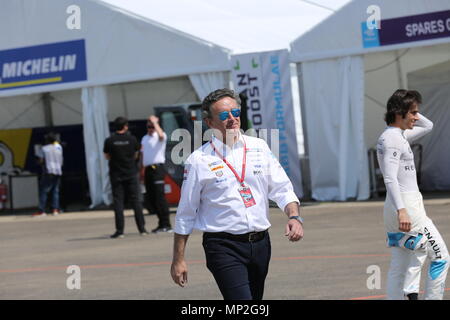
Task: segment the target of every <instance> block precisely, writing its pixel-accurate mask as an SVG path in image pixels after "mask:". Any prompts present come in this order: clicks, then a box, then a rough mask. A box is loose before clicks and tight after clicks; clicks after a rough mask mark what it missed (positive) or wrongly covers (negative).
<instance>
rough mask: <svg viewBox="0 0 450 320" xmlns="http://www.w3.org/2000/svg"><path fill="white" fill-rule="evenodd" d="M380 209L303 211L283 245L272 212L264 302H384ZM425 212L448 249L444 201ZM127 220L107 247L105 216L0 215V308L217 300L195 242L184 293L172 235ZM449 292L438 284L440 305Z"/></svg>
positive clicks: (108, 217)
mask: <svg viewBox="0 0 450 320" xmlns="http://www.w3.org/2000/svg"><path fill="white" fill-rule="evenodd" d="M382 206H383V204H382V202H363V203H354V202H348V203H321V204H311V205H306V206H304V207H303V209H302V215H303V216H304V217H305V221H306V222H305V238H304V239H303V240H302V241H300V242H297V243H290V242H289V241H288V240H287V239H286V238H285V237H284V227H285V223H286V217H285V216H284V214H283V213H282V212H281V211H280V210H279V209H275V208H272V209H271V210H270V216H271V222H272V228H271V230H270V235H271V240H272V260H271V264H270V270H269V275H268V277H267V280H266V291H265V297H264V298H265V299H275V300H278V299H295V300H301V299H314V300H316V299H343V300H348V299H356V298H357V299H384V294H385V287H386V273H387V270H388V265H389V260H390V253H389V249H387V248H386V246H385V241H384V238H385V235H384V230H383V223H382ZM425 208H426V209H427V212H428V215H429V216H430V217H431V218H432V219H433V221H434V223H435V224H436V226H437V227H438V229H439V231H440V232H441V234H442V236H443V238H444V240H445V241H446V243H447V244H450V198H444V199H434V200H426V201H425ZM126 215H127V218H126V229H125V233H126V236H125V238H124V239H109V235H110V234H111V233H112V232H113V231H114V230H113V229H114V221H113V220H114V219H113V212H112V211H95V212H75V213H64V214H61V215H59V216H57V217H53V216H47V217H38V218H36V217H35V218H32V217H30V216H23V215H21V216H0V238H1V241H0V299H102V300H103V299H152V300H159V299H164V300H186V299H190V300H208V299H221V298H222V297H221V295H220V292H219V290H218V288H217V286H216V284H215V282H214V279H213V277H212V275H211V274H210V272H209V271H208V270H207V269H206V266H205V261H204V260H205V256H204V253H203V249H202V247H201V233H199V232H195V233H194V234H192V235H191V236H190V238H189V241H188V246H187V252H186V259H187V261H188V268H189V276H188V277H189V278H188V285H187V287H185V288H180V287H178V286H177V285H175V284H174V283H173V282H172V279H171V277H170V274H169V269H170V262H171V258H172V245H173V234H167V233H166V234H150V235H148V236H145V237H142V236H140V235H139V234H138V232H137V229H136V225H135V223H134V218H133V215H132V212H131V211H127V212H126ZM145 218H146V222H147V229H149V230H150V229H152V228H154V227H155V225H156V222H157V221H156V216H154V215H153V216H149V215H146V216H145ZM174 218H175V215H174V214H172V215H171V219H172V221H173V219H174ZM71 265H77V266H79V267H80V275H81V278H80V285H81V288H80V289H72V290H70V289H68V287H67V282H69V284H72V285H73V284H74V283H76V282H73V281H71V280H73V275H74V274H72V273H67V271H68V270H67V268H68V266H71ZM368 268H369V271H371V270H372V271H371V272H370V273H368ZM373 270H375V273H374V271H373ZM377 270H379V271H380V275H381V281H380V288H379V289H377V288H373V289H369V288H368V286H367V282H368V280H369V284H372V285H375V286H376V285H377V281H376V279H375V278H374V277H375V276H376V275H377V274H376V273H377ZM424 274H425V273H424ZM371 276H372V278H370V277H371ZM369 278H370V279H369ZM422 278H423V279H422V280H424V278H425V277H422ZM68 280H69V281H68ZM372 280H373V281H372ZM422 287H423V285H422ZM449 287H450V281H447V285H446V288H447V289H446V292H445V296H444V298H445V299H447V300H449V299H450V290H449V289H448V288H449Z"/></svg>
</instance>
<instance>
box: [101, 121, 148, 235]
mask: <svg viewBox="0 0 450 320" xmlns="http://www.w3.org/2000/svg"><path fill="white" fill-rule="evenodd" d="M114 125H115V129H116V132H115V133H114V134H112V135H111V136H110V137H109V138H107V139H106V140H105V143H104V147H103V152H104V154H105V158H106V159H107V160H109V177H110V181H111V187H112V193H113V205H114V215H115V222H116V232H115V233H114V234H113V235H111V238H113V239H115V238H123V237H124V235H123V233H124V227H125V219H124V215H123V211H124V203H125V194H126V195H127V196H128V198H129V200H130V202H131V205H132V207H133V210H134V218H135V220H136V225H137V228H138V230H139V233H140V234H141V235H147V234H148V232H147V230H146V229H145V220H144V214H143V209H142V204H141V201H140V197H139V192H140V191H139V180H138V167H137V158H138V156H139V150H140V144H139V143H138V141H137V139H136V137H135V136H133V135H132V134H130V133H129V132H128V120H127V119H126V118H124V117H118V118H116V119H115V120H114Z"/></svg>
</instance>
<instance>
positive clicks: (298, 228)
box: [285, 219, 303, 242]
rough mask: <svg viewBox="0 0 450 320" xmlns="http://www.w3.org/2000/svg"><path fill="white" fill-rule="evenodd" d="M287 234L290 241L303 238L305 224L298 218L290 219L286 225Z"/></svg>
mask: <svg viewBox="0 0 450 320" xmlns="http://www.w3.org/2000/svg"><path fill="white" fill-rule="evenodd" d="M285 231H286V232H285V236H286V237H288V239H289V241H293V242H294V241H299V240H301V239H303V226H302V224H301V223H300V221H298V220H293V219H290V220H289V221H288V223H287V225H286V229H285Z"/></svg>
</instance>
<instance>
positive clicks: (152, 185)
mask: <svg viewBox="0 0 450 320" xmlns="http://www.w3.org/2000/svg"><path fill="white" fill-rule="evenodd" d="M166 143H167V135H166V134H165V133H164V131H163V130H162V128H161V127H160V125H159V119H158V117H156V116H154V115H152V116H150V117H149V118H148V121H147V134H146V135H145V136H143V137H142V140H141V153H142V156H141V179H142V178H143V180H144V183H145V195H146V198H147V199H146V200H147V201H146V203H147V205H148V211H149V212H150V213H155V214H156V215H157V216H158V226H157V227H156V228H155V229H153V230H152V232H153V233H160V232H169V233H170V232H173V230H172V225H171V224H170V218H169V217H170V213H169V206H168V204H167V200H166V196H165V193H164V177H165V175H166V170H165V169H164V163H165V162H166V156H165V153H166Z"/></svg>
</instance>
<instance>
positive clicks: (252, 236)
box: [203, 230, 267, 242]
mask: <svg viewBox="0 0 450 320" xmlns="http://www.w3.org/2000/svg"><path fill="white" fill-rule="evenodd" d="M266 234H267V230H264V231H259V232H249V233H244V234H231V233H228V232H204V233H203V236H204V237H205V238H219V239H229V240H235V241H240V242H257V241H261V240H262V239H264V237H265V236H266Z"/></svg>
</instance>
